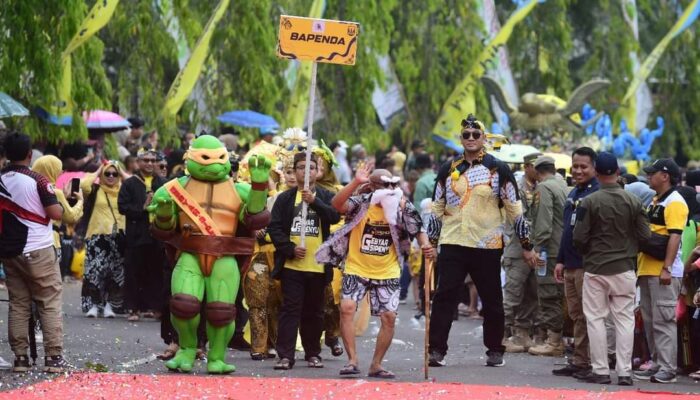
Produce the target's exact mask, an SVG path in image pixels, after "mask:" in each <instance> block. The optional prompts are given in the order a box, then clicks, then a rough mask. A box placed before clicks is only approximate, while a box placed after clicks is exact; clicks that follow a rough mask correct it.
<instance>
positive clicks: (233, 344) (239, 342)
mask: <svg viewBox="0 0 700 400" xmlns="http://www.w3.org/2000/svg"><path fill="white" fill-rule="evenodd" d="M228 348H229V349H234V350H240V351H250V343H248V342H247V341H246V340H245V338H244V337H243V334H237V335H233V337H232V338H231V340H230V341H229V342H228Z"/></svg>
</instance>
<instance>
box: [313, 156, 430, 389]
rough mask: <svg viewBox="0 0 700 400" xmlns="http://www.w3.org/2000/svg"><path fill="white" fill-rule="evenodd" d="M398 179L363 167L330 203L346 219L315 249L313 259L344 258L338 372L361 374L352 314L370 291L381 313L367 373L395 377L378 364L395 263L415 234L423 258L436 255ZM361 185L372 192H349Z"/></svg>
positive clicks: (385, 340) (394, 290)
mask: <svg viewBox="0 0 700 400" xmlns="http://www.w3.org/2000/svg"><path fill="white" fill-rule="evenodd" d="M398 183H399V178H398V177H394V176H392V175H391V173H390V172H389V171H387V170H384V169H378V170H375V171H374V172H372V173H371V174H370V168H369V167H368V166H363V167H361V168H359V169H358V171H357V173H356V175H355V179H354V180H353V181H352V182H351V183H350V184H348V185H347V186H345V187H344V188H343V189H342V190H341V191H340V192H339V193H338V194H337V195H336V196H335V197H334V198H333V200H332V202H331V204H332V205H333V207H334V208H335V209H336V210H338V212H340V213H341V214H345V220H346V224H345V225H344V226H343V227H342V228H340V229H339V230H338V231H337V232H335V233H334V234H333V235H331V237H330V238H329V240H328V241H326V242H325V243H324V244H323V245H322V246H321V247H320V248H319V251H318V253H317V255H316V261H317V262H318V263H322V264H332V265H340V264H341V263H342V262H343V261H345V270H344V273H343V288H342V294H341V301H340V315H341V317H340V318H341V323H340V327H341V333H342V336H343V343H344V345H345V349H346V350H347V353H348V359H349V361H348V364H347V365H346V366H345V367H343V369H341V371H340V374H341V375H354V374H359V373H360V369H359V367H358V357H357V349H356V347H355V331H354V326H353V318H354V316H355V312H356V311H357V304H358V303H359V302H360V301H361V300H362V299H363V298H364V296H365V294H366V293H367V292H369V299H370V306H371V309H372V315H376V316H379V317H380V320H381V329H380V330H379V334H378V336H377V346H376V348H375V351H374V357H373V358H372V363H371V364H370V367H369V373H368V376H370V377H373V378H382V379H391V378H394V377H395V376H394V374H393V373H392V372H390V371H388V370H386V369H384V368H382V365H381V363H382V360H383V358H384V355H385V354H386V352H387V350H388V349H389V346H390V345H391V341H392V339H393V336H394V323H395V321H396V312H397V310H398V306H399V276H400V274H401V269H400V266H401V265H402V263H403V260H405V259H406V258H407V257H408V251H409V249H410V246H411V244H410V242H411V239H412V238H413V237H417V238H418V241H419V243H420V245H421V249H422V250H423V254H424V255H425V256H426V257H428V258H433V257H434V254H435V250H434V249H433V247H432V246H431V244H430V242H429V240H428V236H427V235H426V234H425V233H424V232H423V231H422V221H421V218H420V214H419V213H418V211H417V210H416V209H415V207H413V205H412V204H411V203H410V202H409V201H407V200H406V198H404V196H403V192H402V191H401V189H400V188H399V187H398ZM364 184H369V186H370V189H371V191H370V192H369V193H367V194H362V195H357V196H352V194H353V193H355V191H356V190H357V189H358V188H359V187H360V186H362V185H364ZM351 196H352V197H351Z"/></svg>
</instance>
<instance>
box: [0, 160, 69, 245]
mask: <svg viewBox="0 0 700 400" xmlns="http://www.w3.org/2000/svg"><path fill="white" fill-rule="evenodd" d="M0 196H2V197H4V198H6V199H8V200H10V201H11V202H12V203H14V204H16V205H17V206H19V207H20V208H22V209H24V210H26V211H28V212H30V213H32V214H35V215H37V216H39V217H42V218H46V211H45V210H44V208H46V207H49V206H52V205H55V204H59V203H58V199H57V198H56V194H55V192H54V187H53V185H52V184H51V183H50V182H49V181H48V179H46V178H45V177H44V176H43V175H40V174H38V173H36V172H34V171H32V170H30V169H29V168H27V167H25V166H18V165H11V166H9V167H7V168H6V169H5V170H3V172H2V182H1V183H0ZM52 245H53V228H52V226H51V221H49V222H48V223H46V224H40V223H37V222H33V221H30V220H28V219H25V218H22V217H21V216H19V215H17V214H14V213H11V212H9V211H6V210H5V211H2V235H0V257H2V258H10V257H16V256H18V255H20V254H26V253H29V252H32V251H35V250H40V249H44V248H47V247H50V246H52Z"/></svg>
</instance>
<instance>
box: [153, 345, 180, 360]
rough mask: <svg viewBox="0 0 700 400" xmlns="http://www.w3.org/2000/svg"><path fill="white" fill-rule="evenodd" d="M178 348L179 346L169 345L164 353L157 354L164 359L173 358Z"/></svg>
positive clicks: (160, 358)
mask: <svg viewBox="0 0 700 400" xmlns="http://www.w3.org/2000/svg"><path fill="white" fill-rule="evenodd" d="M178 348H179V346H172V345H171V346H168V348H167V349H165V351H164V352H163V354H159V355H158V356H156V358H157V359H159V360H162V361H168V360H171V359H172V358H173V357H175V354H177V350H178Z"/></svg>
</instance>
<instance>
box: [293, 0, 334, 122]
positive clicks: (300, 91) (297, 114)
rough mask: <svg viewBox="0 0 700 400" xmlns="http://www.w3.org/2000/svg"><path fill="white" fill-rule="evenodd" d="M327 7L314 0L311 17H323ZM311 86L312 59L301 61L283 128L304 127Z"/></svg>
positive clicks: (322, 1)
mask: <svg viewBox="0 0 700 400" xmlns="http://www.w3.org/2000/svg"><path fill="white" fill-rule="evenodd" d="M325 8H326V2H325V0H314V2H313V4H312V5H311V11H310V12H309V17H310V18H316V19H318V18H321V17H322V16H323V11H324V10H325ZM310 86H311V61H299V68H298V69H297V71H296V79H295V81H294V88H293V89H292V95H291V100H290V101H289V105H288V106H287V110H286V111H285V115H284V121H283V126H282V128H285V129H286V128H294V127H298V128H303V127H304V117H305V116H306V111H307V110H308V108H309V88H310Z"/></svg>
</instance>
